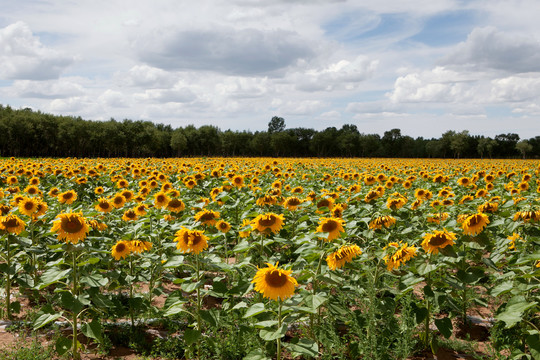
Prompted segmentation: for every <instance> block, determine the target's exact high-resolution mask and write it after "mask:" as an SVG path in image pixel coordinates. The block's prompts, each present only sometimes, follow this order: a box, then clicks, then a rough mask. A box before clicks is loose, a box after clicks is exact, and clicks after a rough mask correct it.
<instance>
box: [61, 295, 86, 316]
mask: <svg viewBox="0 0 540 360" xmlns="http://www.w3.org/2000/svg"><path fill="white" fill-rule="evenodd" d="M60 302H61V303H62V307H63V308H65V309H67V310H69V311H71V312H74V313H76V314H78V313H79V312H81V310H82V309H83V308H84V305H83V304H82V303H81V302H80V301H79V299H77V298H76V297H74V296H73V295H72V294H71V293H70V292H69V291H63V292H62V296H61V298H60Z"/></svg>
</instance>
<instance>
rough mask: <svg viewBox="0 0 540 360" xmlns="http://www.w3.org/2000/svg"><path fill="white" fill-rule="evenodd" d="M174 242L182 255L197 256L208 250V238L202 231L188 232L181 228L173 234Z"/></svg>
mask: <svg viewBox="0 0 540 360" xmlns="http://www.w3.org/2000/svg"><path fill="white" fill-rule="evenodd" d="M175 236H176V237H175V238H174V241H176V242H177V244H176V248H177V249H178V250H181V251H182V252H183V253H193V254H195V255H196V254H198V253H200V252H201V251H203V250H205V249H206V248H208V237H207V236H206V235H204V231H200V230H189V229H187V228H184V227H182V228H181V229H180V230H178V231H177V232H176V234H175Z"/></svg>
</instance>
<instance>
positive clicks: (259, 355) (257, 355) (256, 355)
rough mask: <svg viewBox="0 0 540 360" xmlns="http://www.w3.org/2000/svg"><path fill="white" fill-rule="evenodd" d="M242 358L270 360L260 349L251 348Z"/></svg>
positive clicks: (246, 359) (244, 359)
mask: <svg viewBox="0 0 540 360" xmlns="http://www.w3.org/2000/svg"><path fill="white" fill-rule="evenodd" d="M242 360H270V358H269V357H267V356H266V355H265V354H264V352H263V350H262V349H254V350H251V351H250V352H249V353H248V354H247V355H246V356H244V358H243V359H242Z"/></svg>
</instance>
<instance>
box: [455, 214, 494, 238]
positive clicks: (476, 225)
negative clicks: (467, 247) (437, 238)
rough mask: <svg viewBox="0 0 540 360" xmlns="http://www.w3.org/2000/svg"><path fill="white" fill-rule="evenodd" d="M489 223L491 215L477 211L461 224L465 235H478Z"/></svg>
mask: <svg viewBox="0 0 540 360" xmlns="http://www.w3.org/2000/svg"><path fill="white" fill-rule="evenodd" d="M487 224H489V217H488V216H487V215H486V214H483V213H477V214H473V215H471V216H469V217H468V218H467V219H465V221H463V224H462V225H461V226H462V227H463V233H464V234H465V235H472V236H476V235H478V234H480V233H481V232H482V230H484V228H485V227H486V226H487Z"/></svg>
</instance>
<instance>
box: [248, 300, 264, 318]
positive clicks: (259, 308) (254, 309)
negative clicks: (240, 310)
mask: <svg viewBox="0 0 540 360" xmlns="http://www.w3.org/2000/svg"><path fill="white" fill-rule="evenodd" d="M265 311H268V310H266V309H265V308H264V304H263V303H256V304H253V305H251V306H250V307H249V308H248V309H247V311H246V313H245V314H244V319H247V318H250V317H252V316H255V315H259V314H261V313H263V312H265Z"/></svg>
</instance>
